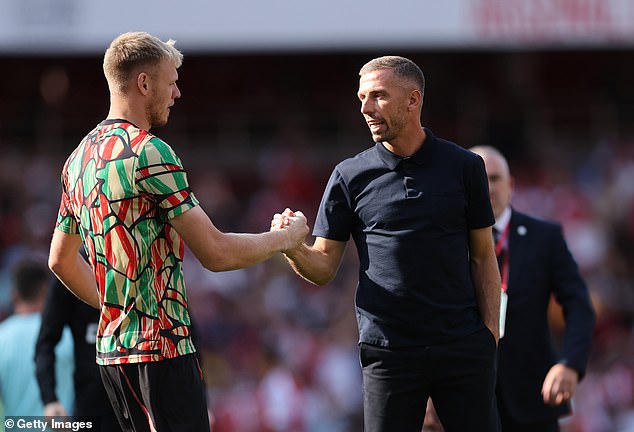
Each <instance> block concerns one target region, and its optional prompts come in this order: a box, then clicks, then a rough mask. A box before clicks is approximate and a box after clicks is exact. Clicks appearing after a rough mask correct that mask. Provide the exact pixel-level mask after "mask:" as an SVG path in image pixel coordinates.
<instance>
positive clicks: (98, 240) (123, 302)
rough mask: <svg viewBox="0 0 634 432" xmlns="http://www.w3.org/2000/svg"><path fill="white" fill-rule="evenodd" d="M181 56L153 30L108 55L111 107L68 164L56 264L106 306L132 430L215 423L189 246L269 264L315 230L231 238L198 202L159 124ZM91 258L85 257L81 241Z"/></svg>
mask: <svg viewBox="0 0 634 432" xmlns="http://www.w3.org/2000/svg"><path fill="white" fill-rule="evenodd" d="M182 59H183V56H182V54H181V53H180V52H179V51H178V50H177V49H176V48H175V47H174V41H173V40H169V41H167V42H162V41H161V40H160V39H158V38H156V37H155V36H152V35H150V34H148V33H143V32H133V33H125V34H122V35H121V36H119V37H117V38H116V39H115V40H114V41H112V43H111V44H110V47H109V48H108V49H107V50H106V53H105V56H104V64H103V68H104V73H105V76H106V79H107V81H108V87H109V89H110V110H109V113H108V116H107V118H106V120H104V121H102V122H101V123H99V124H98V125H97V126H96V127H95V128H94V129H93V130H92V131H91V132H89V133H88V135H86V137H85V138H84V139H83V140H82V141H81V143H80V144H79V146H78V147H77V148H76V149H75V150H74V151H73V152H72V154H71V155H70V156H69V158H68V160H67V161H66V163H65V165H64V168H63V170H62V198H61V203H60V209H59V214H58V218H57V225H56V229H55V231H54V234H53V239H52V242H51V249H50V255H49V266H50V268H51V270H53V272H54V273H55V274H56V275H57V277H58V278H59V279H60V280H61V281H62V282H63V283H64V285H66V287H67V288H69V289H70V290H71V291H72V292H73V293H74V294H75V295H77V296H78V297H80V298H81V299H83V300H84V301H85V302H87V303H89V304H91V305H93V306H94V307H96V308H99V309H101V316H100V321H99V328H98V331H97V363H98V364H99V365H100V372H101V376H102V379H103V381H104V385H105V387H106V390H107V392H108V396H109V399H110V401H111V403H112V404H113V408H114V410H115V413H116V414H117V415H118V420H119V423H120V424H121V427H122V429H123V430H125V431H136V432H139V431H161V432H165V431H178V432H186V431H192V432H193V431H195V432H200V431H205V430H209V418H208V414H207V406H206V398H205V388H204V385H203V381H202V372H201V369H200V365H199V364H198V361H197V357H196V355H195V351H196V349H195V347H194V344H193V343H192V338H191V331H190V325H191V321H190V316H189V312H188V306H187V296H186V292H185V286H184V281H183V272H182V260H183V254H184V243H185V244H187V246H188V247H189V248H190V249H191V251H192V252H193V254H194V255H195V256H196V258H197V259H198V260H199V261H200V262H201V264H202V265H203V266H204V267H206V268H207V269H210V270H212V271H223V270H230V269H237V268H242V267H246V266H250V265H253V264H256V263H259V262H261V261H263V260H265V259H268V258H269V257H271V256H272V255H274V254H275V253H277V252H281V251H284V250H287V249H291V248H293V247H296V246H297V245H298V244H300V243H301V242H302V240H303V239H304V237H305V236H306V234H307V233H308V227H307V226H306V218H305V217H303V215H302V214H301V213H299V212H298V213H295V215H294V216H293V217H292V218H290V221H289V222H290V223H289V225H288V226H287V227H285V229H283V230H281V231H276V232H266V233H261V234H237V233H223V232H221V231H219V230H218V229H217V228H216V227H215V226H214V224H213V223H212V222H211V220H210V219H209V217H208V216H207V215H206V214H205V212H204V211H203V210H202V209H201V207H200V206H199V205H198V201H197V199H196V197H195V196H194V194H193V193H192V191H191V188H190V186H189V183H188V180H187V175H186V172H185V170H184V168H183V165H182V163H181V161H180V159H179V158H178V157H177V155H176V154H175V153H174V151H173V150H172V148H171V147H170V146H169V145H168V144H167V143H165V142H164V141H162V140H161V139H160V138H158V137H156V136H154V135H152V134H151V133H150V132H149V130H150V128H152V127H155V126H162V125H165V124H166V123H167V120H168V117H169V114H170V109H171V107H172V106H173V105H174V102H175V101H176V99H178V98H180V96H181V93H180V91H179V88H178V86H177V84H176V82H177V80H178V71H177V69H178V68H179V67H180V65H181V63H182ZM82 243H83V246H84V248H85V249H86V251H87V254H88V261H89V264H87V263H86V262H85V260H84V259H83V258H82V257H81V256H80V254H79V253H78V251H79V248H80V247H81V246H82Z"/></svg>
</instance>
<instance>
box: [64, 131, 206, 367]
mask: <svg viewBox="0 0 634 432" xmlns="http://www.w3.org/2000/svg"><path fill="white" fill-rule="evenodd" d="M196 205H198V201H197V200H196V198H195V196H194V195H193V193H192V192H191V190H190V187H189V184H188V181H187V175H186V173H185V170H184V169H183V166H182V163H181V161H180V160H179V158H178V156H177V155H176V154H175V153H174V151H173V150H172V149H171V148H170V146H169V145H167V144H166V143H165V142H163V141H162V140H161V139H159V138H157V137H155V136H153V135H152V134H150V133H149V132H147V131H144V130H141V129H139V128H137V127H136V126H134V125H133V124H131V123H129V122H126V121H124V120H106V121H103V122H102V123H100V124H99V125H98V126H97V127H96V128H95V129H93V130H92V131H91V132H90V133H89V134H88V135H86V137H85V138H84V139H83V140H82V142H81V143H80V144H79V146H78V147H77V148H76V149H75V151H73V153H72V154H71V155H70V156H69V158H68V159H67V161H66V163H65V164H64V168H63V170H62V199H61V203H60V209H59V214H58V217H57V225H56V227H57V229H59V230H61V231H63V232H65V233H69V234H79V235H80V236H81V238H82V240H83V242H84V246H85V249H86V252H87V254H88V258H89V262H90V265H91V266H92V268H93V270H94V272H95V275H96V280H97V287H98V290H99V299H100V303H101V318H100V320H99V329H98V332H97V363H99V364H102V365H110V364H121V363H139V362H152V361H159V360H163V359H166V358H173V357H177V356H180V355H184V354H189V353H193V352H195V348H194V345H193V343H192V340H191V335H190V317H189V313H188V308H187V297H186V293H185V282H184V279H183V271H182V260H183V254H184V242H183V240H182V239H181V237H180V236H179V235H178V233H177V232H176V231H175V230H174V229H173V228H172V227H171V226H170V225H169V223H168V221H169V220H170V219H171V218H173V217H175V216H178V215H180V214H182V213H184V212H185V211H187V210H189V209H191V208H192V207H194V206H196Z"/></svg>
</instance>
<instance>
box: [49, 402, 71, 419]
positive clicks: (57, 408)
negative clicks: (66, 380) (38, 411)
mask: <svg viewBox="0 0 634 432" xmlns="http://www.w3.org/2000/svg"><path fill="white" fill-rule="evenodd" d="M44 415H45V416H46V417H66V416H67V415H68V413H67V412H66V408H64V405H62V403H61V402H60V401H55V402H49V403H47V404H46V405H44Z"/></svg>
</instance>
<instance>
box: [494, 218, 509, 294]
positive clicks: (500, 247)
mask: <svg viewBox="0 0 634 432" xmlns="http://www.w3.org/2000/svg"><path fill="white" fill-rule="evenodd" d="M510 230H511V221H509V223H507V224H506V228H504V232H503V233H502V235H501V236H500V238H499V239H498V242H497V244H496V245H495V256H496V257H498V258H499V257H500V254H501V253H502V252H503V251H504V252H506V253H505V254H504V255H503V256H502V264H501V268H500V278H501V282H502V292H506V288H507V287H508V276H509V249H510V248H509V247H508V241H507V240H508V236H509V231H510Z"/></svg>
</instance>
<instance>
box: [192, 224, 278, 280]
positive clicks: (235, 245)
mask: <svg viewBox="0 0 634 432" xmlns="http://www.w3.org/2000/svg"><path fill="white" fill-rule="evenodd" d="M211 241H214V240H211ZM215 241H216V242H218V243H216V246H215V247H214V246H211V245H209V246H208V247H206V248H205V249H206V250H207V252H208V253H206V254H203V255H202V256H201V257H200V261H201V263H202V264H203V266H205V267H206V268H207V269H209V270H212V271H226V270H235V269H240V268H245V267H249V266H252V265H255V264H258V263H260V262H263V261H266V260H267V259H269V258H271V257H272V256H273V255H274V254H276V253H278V252H281V251H283V250H285V249H286V248H288V247H289V243H288V242H289V239H288V233H286V232H282V231H271V232H265V233H261V234H248V233H223V234H221V238H216V239H215Z"/></svg>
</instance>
